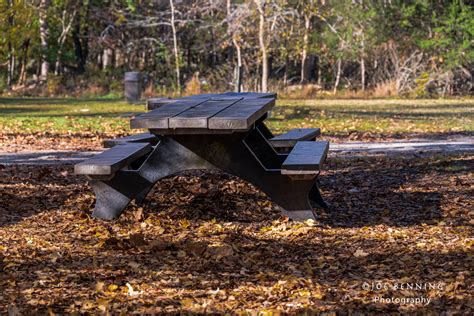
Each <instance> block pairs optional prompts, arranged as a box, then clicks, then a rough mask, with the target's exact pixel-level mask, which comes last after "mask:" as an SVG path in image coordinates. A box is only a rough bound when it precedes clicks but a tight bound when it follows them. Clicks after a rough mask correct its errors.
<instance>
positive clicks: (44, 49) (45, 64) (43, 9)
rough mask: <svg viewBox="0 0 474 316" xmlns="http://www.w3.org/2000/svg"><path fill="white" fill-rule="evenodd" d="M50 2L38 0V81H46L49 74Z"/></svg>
mask: <svg viewBox="0 0 474 316" xmlns="http://www.w3.org/2000/svg"><path fill="white" fill-rule="evenodd" d="M49 4H50V0H40V3H39V7H38V16H39V26H40V27H39V31H40V39H41V72H40V79H41V80H47V78H48V72H49V60H48V38H49V26H48V21H47V18H48V13H47V10H48V7H49Z"/></svg>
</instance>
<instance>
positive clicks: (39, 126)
mask: <svg viewBox="0 0 474 316" xmlns="http://www.w3.org/2000/svg"><path fill="white" fill-rule="evenodd" d="M143 111H144V106H143V105H129V104H126V103H125V102H123V101H119V100H87V99H84V100H82V99H1V98H0V143H2V144H3V146H2V148H1V150H2V151H21V150H39V149H55V150H88V149H100V147H101V141H102V140H103V139H104V138H110V137H116V136H121V135H127V134H130V133H135V132H136V133H138V132H140V131H131V130H130V128H129V121H130V117H132V116H133V115H135V114H137V113H141V112H143ZM267 122H268V125H269V127H270V128H271V129H272V130H274V131H275V132H277V133H278V132H283V131H287V130H289V129H291V128H301V127H320V128H321V130H322V133H323V135H324V136H325V137H327V138H328V139H330V140H331V141H333V142H334V141H341V140H343V141H345V140H362V141H365V140H369V141H370V140H390V139H393V138H413V137H428V138H439V137H446V136H447V135H452V134H464V135H466V134H467V135H473V131H474V99H440V100H278V102H277V106H276V107H275V108H274V110H273V111H272V112H271V115H270V118H269V119H268V120H267Z"/></svg>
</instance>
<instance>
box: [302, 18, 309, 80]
mask: <svg viewBox="0 0 474 316" xmlns="http://www.w3.org/2000/svg"><path fill="white" fill-rule="evenodd" d="M310 27H311V17H310V16H309V14H305V16H304V34H303V50H302V51H301V78H300V82H301V84H305V83H306V82H307V81H308V68H307V66H308V65H307V59H308V56H307V55H308V37H309V35H308V34H309V31H310Z"/></svg>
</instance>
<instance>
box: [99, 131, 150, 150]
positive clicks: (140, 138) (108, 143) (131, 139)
mask: <svg viewBox="0 0 474 316" xmlns="http://www.w3.org/2000/svg"><path fill="white" fill-rule="evenodd" d="M157 142H158V138H157V137H156V136H155V135H153V134H151V133H142V134H135V135H130V136H125V137H120V138H115V139H106V140H104V142H103V143H102V144H103V145H104V147H105V148H112V147H114V146H116V145H120V144H125V143H150V144H153V145H154V144H156V143H157Z"/></svg>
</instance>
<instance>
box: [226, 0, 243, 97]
mask: <svg viewBox="0 0 474 316" xmlns="http://www.w3.org/2000/svg"><path fill="white" fill-rule="evenodd" d="M230 8H231V6H230V0H227V16H228V17H229V16H230V15H231V12H230ZM232 45H234V47H235V51H236V52H237V65H236V66H235V83H234V85H235V91H236V92H241V91H242V71H243V69H242V52H241V49H240V44H239V42H238V40H237V37H236V36H235V34H232Z"/></svg>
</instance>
